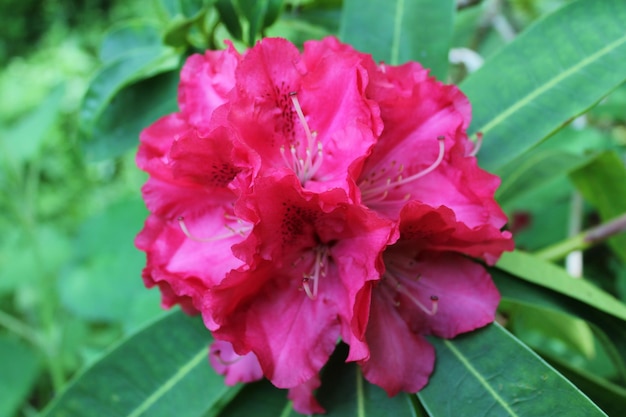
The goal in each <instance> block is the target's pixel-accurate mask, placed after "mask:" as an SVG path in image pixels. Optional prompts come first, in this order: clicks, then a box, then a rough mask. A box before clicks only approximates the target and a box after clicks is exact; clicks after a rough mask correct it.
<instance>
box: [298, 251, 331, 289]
mask: <svg viewBox="0 0 626 417" xmlns="http://www.w3.org/2000/svg"><path fill="white" fill-rule="evenodd" d="M312 252H313V256H312V260H311V263H310V265H308V268H306V267H305V269H304V272H303V273H302V289H303V290H304V292H305V293H306V295H307V296H308V297H309V298H310V299H311V300H315V299H316V298H317V293H318V289H319V283H320V278H322V277H325V276H326V274H327V273H328V263H329V259H328V255H329V253H328V246H326V245H319V246H316V247H315V248H313V250H312Z"/></svg>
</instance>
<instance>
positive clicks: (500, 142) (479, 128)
mask: <svg viewBox="0 0 626 417" xmlns="http://www.w3.org/2000/svg"><path fill="white" fill-rule="evenodd" d="M624 21H626V2H624V1H622V0H602V1H597V0H579V1H574V2H571V3H569V4H567V5H566V6H565V7H563V8H561V9H559V10H558V11H557V12H555V13H553V14H551V15H549V16H547V17H546V18H544V19H541V20H539V21H538V22H537V23H536V24H534V25H533V26H532V27H530V28H528V29H527V30H525V31H524V32H522V33H521V34H520V36H518V37H517V38H516V39H515V40H514V41H513V42H511V43H510V44H508V45H507V46H506V47H505V48H503V49H502V50H501V51H500V52H499V53H497V54H494V56H493V57H491V58H490V59H489V60H488V61H487V62H485V65H484V66H483V67H481V68H480V69H479V70H478V71H476V72H474V73H473V74H471V75H470V76H468V78H467V79H466V80H465V81H464V82H463V83H461V89H462V90H463V91H464V92H465V93H466V94H467V95H468V97H469V99H470V101H471V102H472V106H473V122H472V125H471V126H470V130H471V132H482V133H483V134H484V142H483V147H482V148H481V151H480V154H479V159H480V162H481V165H482V166H483V167H484V168H486V169H488V170H491V171H493V170H498V169H500V168H501V167H503V166H504V165H506V164H507V163H508V162H509V161H511V160H512V159H514V158H515V157H516V156H518V155H520V154H521V153H523V152H524V151H526V150H528V149H530V148H531V147H532V146H534V145H536V144H537V143H539V142H540V141H541V140H542V139H544V138H545V137H547V136H548V135H550V134H551V133H553V132H554V131H556V130H558V129H559V128H560V127H562V126H563V124H564V123H566V122H568V121H569V120H571V119H572V118H573V117H574V116H577V115H579V114H581V113H583V112H584V111H585V110H587V109H588V108H589V107H591V106H592V105H594V104H595V103H596V102H598V101H599V100H600V99H601V98H602V97H604V96H605V95H607V94H608V93H609V92H611V91H612V90H613V89H614V88H616V87H617V86H618V85H620V84H621V83H622V82H623V81H624V80H625V79H626V60H625V59H624V56H626V31H624Z"/></svg>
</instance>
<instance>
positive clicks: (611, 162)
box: [570, 152, 626, 262]
mask: <svg viewBox="0 0 626 417" xmlns="http://www.w3.org/2000/svg"><path fill="white" fill-rule="evenodd" d="M570 178H571V179H572V181H573V182H574V185H575V186H576V188H577V189H578V191H580V193H581V194H582V195H583V197H584V198H585V199H586V200H587V201H589V202H590V203H591V204H592V205H593V206H594V207H595V208H596V209H597V210H598V212H599V213H600V218H601V219H602V221H604V222H606V221H608V220H611V219H612V218H614V217H617V216H619V215H621V214H624V213H626V167H625V166H624V162H623V161H622V159H621V158H620V156H619V155H618V154H616V153H615V152H607V153H604V154H602V155H600V156H599V157H598V158H596V159H594V160H593V161H592V162H591V163H589V164H588V165H586V166H584V167H582V168H580V169H578V170H577V171H575V172H573V173H572V174H571V175H570ZM609 245H610V246H611V248H612V249H613V251H614V252H615V253H616V254H617V255H618V256H619V257H620V258H621V259H622V261H624V262H626V233H621V234H619V235H617V236H614V237H612V238H611V239H609Z"/></svg>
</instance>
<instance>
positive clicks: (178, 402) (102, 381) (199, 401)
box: [42, 310, 241, 417]
mask: <svg viewBox="0 0 626 417" xmlns="http://www.w3.org/2000/svg"><path fill="white" fill-rule="evenodd" d="M210 341H211V336H210V333H209V331H208V330H206V328H205V327H204V325H203V323H202V320H201V319H200V318H199V317H195V318H191V317H188V316H186V315H185V314H184V313H182V312H180V311H178V310H177V311H174V312H172V313H169V314H167V315H165V316H164V317H163V318H161V319H159V320H157V321H156V322H154V323H153V324H151V325H150V326H148V327H146V328H145V329H144V330H142V331H141V332H139V333H137V334H136V335H134V336H133V337H131V338H130V339H128V340H126V341H125V342H123V343H122V344H121V345H119V346H118V347H117V348H115V349H114V350H112V351H111V352H109V353H108V354H107V355H105V356H104V357H103V358H102V359H100V360H99V361H98V362H96V363H95V364H94V365H92V366H91V367H90V368H89V369H87V370H86V371H85V372H83V373H82V374H80V375H79V376H78V377H77V378H76V379H75V380H74V381H73V382H72V383H71V384H70V385H69V386H68V387H67V389H66V390H65V391H64V392H63V393H62V394H61V395H60V396H59V397H58V398H56V399H55V400H54V401H53V403H52V404H51V405H50V406H49V407H48V408H47V409H46V410H45V411H44V413H43V414H42V417H74V416H81V417H92V416H93V417H101V416H115V417H144V416H145V417H171V416H177V417H202V416H205V415H207V413H208V412H211V414H209V415H215V414H214V413H218V412H219V410H221V409H222V408H223V407H224V406H225V405H226V404H227V403H228V401H230V399H231V398H232V397H233V396H234V395H235V394H236V393H237V392H238V391H239V390H240V388H241V387H240V386H236V387H228V386H226V385H224V381H223V377H221V376H219V375H217V374H216V373H215V372H214V371H213V369H212V368H211V366H210V365H209V363H208V360H207V357H208V349H207V346H208V343H209V342H210Z"/></svg>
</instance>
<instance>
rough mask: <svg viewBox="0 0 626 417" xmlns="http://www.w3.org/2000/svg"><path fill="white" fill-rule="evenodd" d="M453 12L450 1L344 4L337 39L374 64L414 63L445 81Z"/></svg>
mask: <svg viewBox="0 0 626 417" xmlns="http://www.w3.org/2000/svg"><path fill="white" fill-rule="evenodd" d="M454 11H455V2H454V1H450V0H375V1H367V2H365V1H360V0H345V1H344V5H343V13H342V21H341V27H340V30H339V36H340V38H341V39H342V40H343V41H344V42H347V43H350V44H352V45H353V46H354V47H355V48H356V49H359V50H361V51H363V52H369V53H371V54H372V55H373V56H374V59H376V60H378V61H384V62H386V63H388V64H392V65H397V64H401V63H404V62H407V61H418V62H420V63H421V64H422V65H423V66H424V67H426V68H431V69H432V74H433V75H435V76H437V77H438V78H440V79H445V77H446V74H447V69H448V50H449V48H450V42H451V40H452V32H453V21H454Z"/></svg>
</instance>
